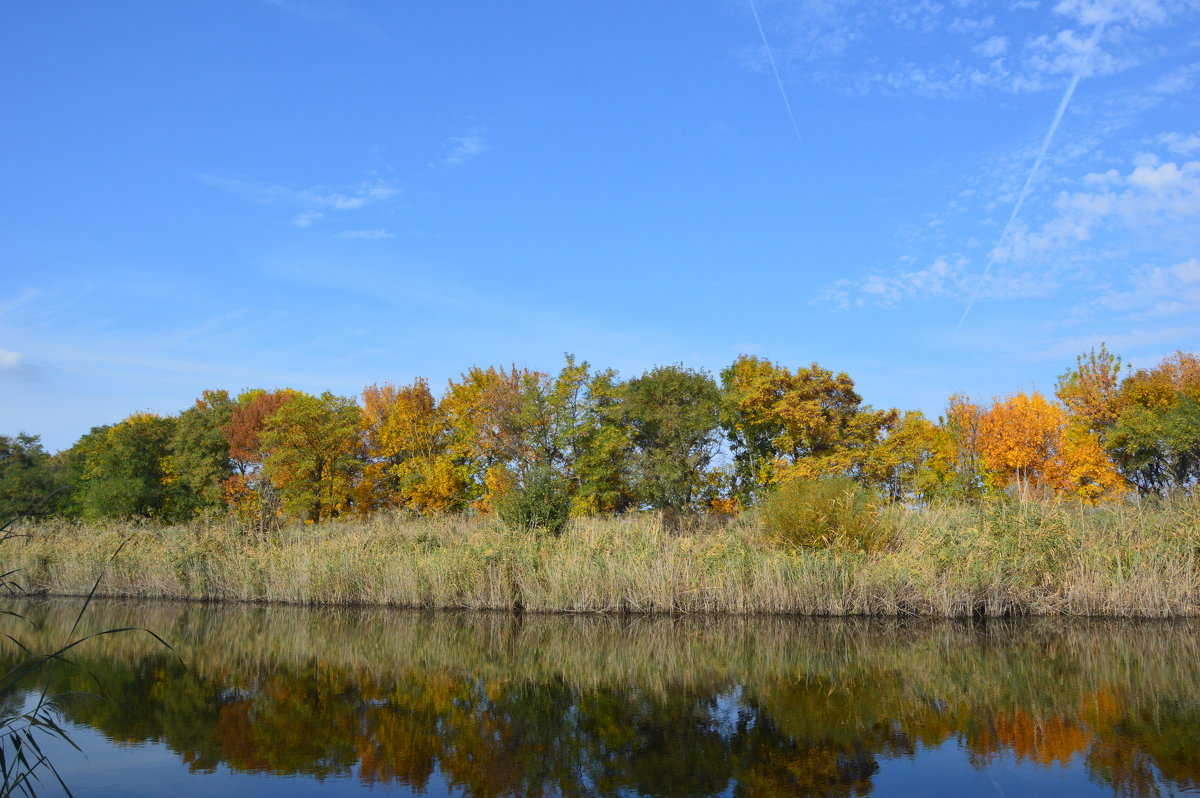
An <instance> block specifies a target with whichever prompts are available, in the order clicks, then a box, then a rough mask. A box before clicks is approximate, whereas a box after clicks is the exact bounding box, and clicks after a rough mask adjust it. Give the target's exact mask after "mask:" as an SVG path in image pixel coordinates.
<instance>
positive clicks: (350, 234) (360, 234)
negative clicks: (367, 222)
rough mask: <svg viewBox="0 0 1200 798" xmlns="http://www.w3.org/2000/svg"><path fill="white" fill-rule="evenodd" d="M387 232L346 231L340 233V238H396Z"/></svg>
mask: <svg viewBox="0 0 1200 798" xmlns="http://www.w3.org/2000/svg"><path fill="white" fill-rule="evenodd" d="M395 237H396V236H395V235H393V234H392V233H389V232H388V231H387V230H382V229H380V230H345V231H343V232H341V233H338V238H368V239H370V238H395Z"/></svg>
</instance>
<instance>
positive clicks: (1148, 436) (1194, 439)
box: [1106, 352, 1200, 493]
mask: <svg viewBox="0 0 1200 798" xmlns="http://www.w3.org/2000/svg"><path fill="white" fill-rule="evenodd" d="M1117 407H1118V411H1117V418H1116V421H1115V422H1114V423H1113V426H1112V428H1111V429H1110V430H1109V431H1108V435H1107V437H1106V444H1107V447H1108V451H1109V452H1110V453H1111V454H1112V456H1113V458H1114V459H1115V460H1116V462H1117V464H1118V465H1119V467H1120V469H1121V472H1122V473H1123V474H1124V475H1125V476H1126V477H1127V478H1128V479H1129V481H1130V482H1131V483H1132V484H1133V485H1135V486H1136V487H1137V489H1138V491H1139V492H1141V493H1162V492H1167V491H1170V490H1178V489H1185V490H1191V489H1194V487H1195V485H1196V484H1197V483H1200V357H1197V356H1196V355H1194V354H1191V353H1185V352H1176V353H1175V354H1174V355H1171V356H1169V357H1167V358H1164V359H1163V361H1162V362H1160V363H1159V364H1158V365H1157V366H1154V367H1153V368H1148V369H1139V370H1138V371H1136V372H1134V373H1133V374H1131V375H1129V376H1128V377H1126V378H1125V380H1124V381H1123V382H1122V383H1121V389H1120V393H1119V394H1118V397H1117Z"/></svg>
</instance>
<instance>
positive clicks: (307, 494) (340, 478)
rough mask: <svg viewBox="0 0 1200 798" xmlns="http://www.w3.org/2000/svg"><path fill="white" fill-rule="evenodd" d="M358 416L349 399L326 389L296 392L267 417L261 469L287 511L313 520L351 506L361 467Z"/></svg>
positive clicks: (340, 511) (351, 400)
mask: <svg viewBox="0 0 1200 798" xmlns="http://www.w3.org/2000/svg"><path fill="white" fill-rule="evenodd" d="M360 416H361V411H360V410H359V407H358V405H357V404H356V403H355V402H354V400H353V399H350V398H347V397H342V396H335V395H333V394H332V393H330V392H328V391H326V392H325V393H323V394H321V395H320V396H312V395H310V394H305V393H300V394H297V395H295V396H294V397H292V399H291V400H289V401H288V402H287V403H285V404H284V405H282V406H281V407H280V408H279V409H278V410H276V411H275V412H274V413H273V414H272V415H271V417H270V418H268V419H267V422H266V425H265V429H264V431H263V434H262V445H263V449H264V451H265V453H266V456H265V458H264V462H263V469H264V471H265V472H266V474H267V476H268V477H270V479H271V482H272V484H274V485H275V486H277V487H278V489H279V493H280V497H281V498H282V500H283V506H284V510H285V511H286V512H287V513H288V515H289V516H291V517H293V518H297V519H302V520H305V521H312V522H317V521H324V520H328V519H330V518H333V517H335V516H338V515H342V514H344V513H345V512H346V511H347V510H348V509H349V508H350V506H351V496H352V488H353V486H354V479H355V477H356V476H357V475H358V472H359V469H360V467H361V459H360V452H361V446H360V439H359V423H360Z"/></svg>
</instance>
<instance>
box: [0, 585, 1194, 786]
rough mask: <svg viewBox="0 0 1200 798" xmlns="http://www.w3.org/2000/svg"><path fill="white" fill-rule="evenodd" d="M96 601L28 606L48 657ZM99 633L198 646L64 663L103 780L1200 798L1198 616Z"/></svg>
mask: <svg viewBox="0 0 1200 798" xmlns="http://www.w3.org/2000/svg"><path fill="white" fill-rule="evenodd" d="M78 606H79V605H78V602H75V601H60V600H56V601H50V602H26V603H22V604H20V605H17V604H10V605H9V608H17V609H20V610H21V611H22V612H24V613H25V614H26V615H27V616H28V617H29V618H31V619H33V620H34V621H36V622H37V623H38V624H39V627H40V629H39V630H37V631H30V630H28V629H26V630H25V631H24V632H23V633H22V639H23V640H24V642H25V643H26V644H27V645H31V646H40V647H42V648H45V647H46V646H50V645H53V644H56V643H60V642H61V641H63V640H65V639H66V638H67V635H68V633H69V629H70V624H71V622H72V621H73V620H74V617H75V613H76V611H77V609H78ZM85 625H86V626H87V628H88V629H92V630H94V629H101V628H108V627H116V626H142V627H147V628H150V629H153V630H155V631H156V632H158V633H159V634H161V635H162V636H163V637H165V638H167V639H168V640H170V641H171V642H172V643H173V644H174V645H175V652H174V653H172V652H170V651H167V650H165V649H163V647H162V646H160V645H158V644H157V643H155V642H154V641H153V640H152V639H150V638H149V637H148V636H146V635H140V634H133V633H123V634H120V635H114V636H108V637H103V638H98V639H95V640H93V641H90V642H89V643H88V644H87V645H86V646H84V647H81V650H80V651H79V655H78V656H77V657H76V658H75V666H74V667H73V668H69V669H64V670H62V671H60V672H59V673H58V674H57V675H56V676H55V677H54V685H53V688H54V690H56V691H59V692H67V691H83V692H87V693H91V694H93V695H92V696H90V697H89V696H81V697H78V698H74V699H71V700H70V701H69V702H68V704H67V710H66V719H67V720H68V721H69V724H70V728H71V730H72V734H73V736H74V738H75V740H76V742H77V743H79V744H80V746H81V747H82V748H83V749H84V751H85V753H86V757H83V756H80V755H79V754H76V753H74V752H72V751H70V750H69V749H66V748H64V747H63V746H58V747H55V748H54V749H53V750H52V755H53V756H54V759H55V762H56V763H57V764H58V765H59V768H60V770H61V771H62V773H63V774H64V776H65V778H66V779H67V781H68V783H69V785H70V787H71V788H72V790H73V791H74V792H75V793H76V794H77V795H79V796H101V795H196V796H199V795H205V796H207V795H289V796H290V795H310V794H312V795H316V794H320V795H342V794H368V793H380V792H383V793H389V794H401V795H410V794H423V795H471V796H509V795H521V796H540V795H564V796H590V795H621V796H634V795H655V796H707V795H736V796H743V795H745V796H760V795H761V796H773V795H780V796H784V795H786V796H792V795H814V796H815V795H831V796H865V795H905V796H908V795H926V796H960V795H998V796H1008V797H1009V798H1012V797H1013V796H1023V795H1050V796H1056V798H1066V797H1067V796H1085V795H1129V796H1142V795H1182V794H1196V793H1200V625H1198V624H1195V623H1191V622H1187V623H1185V622H1175V623H1165V622H1163V623H1153V622H1142V623H1133V622H1115V621H1100V622H1097V621H1079V622H1063V621H1055V622H1050V621H1023V622H1004V623H1002V622H991V623H987V624H978V623H976V624H972V623H949V622H930V621H910V622H883V621H837V620H781V619H768V620H764V619H730V618H720V619H713V618H707V619H697V618H686V619H682V620H679V619H675V620H672V619H669V618H653V619H633V620H630V619H609V618H569V617H568V618H564V617H529V616H526V617H524V618H517V617H513V616H508V615H477V614H450V613H441V614H425V613H415V612H402V611H384V610H338V611H330V610H311V609H302V608H288V607H229V606H205V605H198V604H162V603H101V604H95V605H93V606H92V607H91V608H90V609H89V610H88V612H87V614H86V616H85ZM11 628H17V627H11ZM8 655H9V659H10V660H12V659H13V654H12V649H11V647H10V649H8ZM95 694H100V695H99V696H96V695H95ZM19 700H20V698H19V697H13V696H10V697H9V699H8V701H9V705H10V706H11V705H12V702H14V701H19Z"/></svg>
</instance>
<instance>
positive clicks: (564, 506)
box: [496, 468, 571, 535]
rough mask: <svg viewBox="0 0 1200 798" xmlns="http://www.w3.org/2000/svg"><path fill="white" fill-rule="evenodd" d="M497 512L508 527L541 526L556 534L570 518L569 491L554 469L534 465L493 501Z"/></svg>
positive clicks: (531, 527)
mask: <svg viewBox="0 0 1200 798" xmlns="http://www.w3.org/2000/svg"><path fill="white" fill-rule="evenodd" d="M496 513H497V514H498V515H499V516H500V520H501V521H503V522H504V523H505V525H506V526H508V527H509V528H510V529H544V530H546V531H547V532H550V533H551V534H554V535H557V534H559V533H560V532H562V531H563V529H564V528H565V527H566V526H567V520H568V519H569V518H570V515H571V493H570V491H568V490H567V483H566V481H565V480H564V479H563V478H562V477H561V476H559V474H558V472H557V471H555V470H554V469H552V468H535V469H533V470H531V471H530V472H529V473H528V474H526V475H525V478H524V479H523V480H522V481H521V484H520V485H518V486H517V487H515V488H513V489H512V490H510V491H508V493H505V494H504V495H503V496H502V497H501V498H500V499H499V500H498V501H497V502H496Z"/></svg>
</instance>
